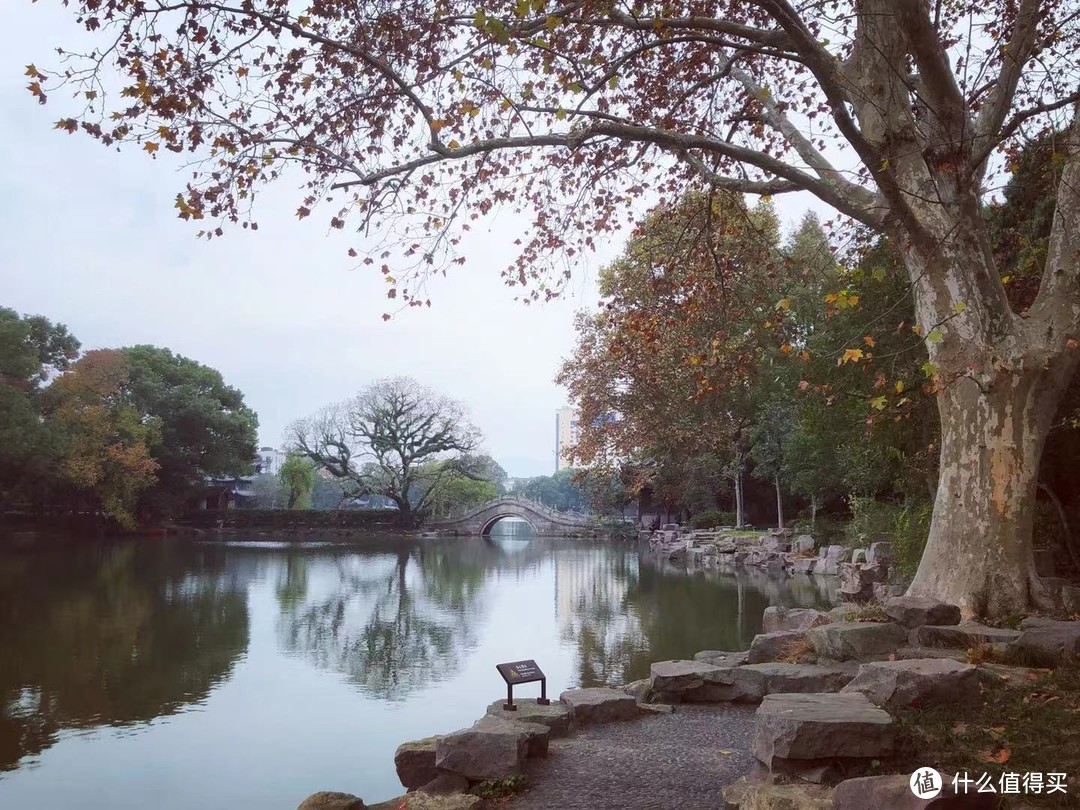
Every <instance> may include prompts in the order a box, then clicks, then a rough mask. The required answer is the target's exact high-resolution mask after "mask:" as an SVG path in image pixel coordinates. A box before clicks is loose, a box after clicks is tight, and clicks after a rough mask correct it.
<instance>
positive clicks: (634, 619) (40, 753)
mask: <svg viewBox="0 0 1080 810" xmlns="http://www.w3.org/2000/svg"><path fill="white" fill-rule="evenodd" d="M502 528H512V527H502ZM0 544H2V545H0V808H3V810H23V809H24V808H25V809H26V810H51V808H56V809H57V810H61V808H63V809H64V810H66V809H67V808H72V807H78V808H80V809H81V810H126V809H127V808H139V809H140V810H143V808H157V809H158V810H191V809H192V808H224V807H228V808H229V809H230V810H279V809H280V810H294V808H295V807H296V806H297V805H298V804H299V803H300V801H301V800H302V799H303V798H304V797H305V796H307V795H308V794H310V793H313V792H314V791H316V790H344V791H348V792H351V793H355V794H357V795H359V796H361V797H363V798H364V799H365V801H367V802H369V803H370V802H375V801H381V800H383V799H387V798H389V797H391V796H393V795H396V794H398V793H400V792H401V786H400V785H399V783H398V781H397V778H396V776H395V774H394V767H393V752H394V749H395V748H396V747H397V745H398V744H399V743H400V742H403V741H405V740H410V739H415V738H418V737H425V736H428V735H430V734H434V733H443V732H447V731H451V730H454V729H457V728H461V727H464V726H467V725H470V724H471V723H472V722H473V721H474V720H476V719H477V718H478V717H480V716H482V714H483V712H484V707H485V706H486V705H487V704H488V703H489V702H491V701H492V700H495V699H496V698H498V697H499V696H500V695H501V694H503V693H504V689H505V688H504V687H503V685H502V681H501V680H500V678H499V676H498V673H497V672H496V671H495V664H496V663H498V662H501V661H511V660H514V659H518V658H535V659H536V660H537V662H538V663H539V664H540V666H541V667H542V668H543V669H544V671H545V673H546V674H547V676H548V686H549V691H550V692H552V693H553V694H554V695H555V696H558V693H559V692H560V691H562V690H563V689H566V688H569V687H572V686H597V685H604V684H610V685H615V684H620V683H625V682H627V681H631V680H634V679H637V678H641V677H644V676H646V675H647V674H648V668H649V664H650V662H652V661H655V660H661V659H665V658H687V657H690V656H691V655H692V654H693V653H694V652H696V651H697V650H701V649H744V648H746V647H747V646H749V642H750V639H751V638H752V637H753V636H754V634H755V633H757V632H759V631H760V625H761V613H762V611H763V610H764V608H765V607H766V606H767V605H769V604H787V605H817V604H821V603H822V601H823V599H822V594H821V593H820V591H819V586H818V585H816V584H815V583H814V582H813V581H811V580H809V579H806V578H799V579H789V580H776V579H770V578H768V577H766V576H764V575H762V574H759V573H757V572H753V573H750V572H748V573H746V574H743V575H740V576H739V577H736V576H735V575H731V574H727V575H724V574H713V575H709V576H704V575H701V574H697V575H688V574H686V572H685V571H681V570H677V569H675V568H672V567H669V566H665V565H662V564H660V563H657V562H656V561H655V560H653V559H652V558H651V557H649V556H648V555H639V553H638V550H637V549H636V548H635V547H632V546H619V545H601V544H592V543H584V542H582V541H571V540H565V541H564V540H552V539H546V538H545V539H538V538H532V537H529V536H528V535H522V534H517V533H514V532H512V531H510V532H508V533H506V534H504V535H501V536H498V537H495V538H492V539H490V540H482V539H461V540H449V541H448V540H443V541H430V542H428V541H412V540H394V541H387V540H377V539H371V540H370V541H367V542H363V543H353V544H350V545H348V546H342V545H332V544H316V545H312V544H305V545H304V546H302V547H300V546H296V545H289V544H287V543H199V542H190V541H171V540H170V541H161V540H150V541H146V540H144V541H140V542H125V543H113V544H108V545H103V544H100V543H94V542H90V541H86V542H79V543H72V542H66V543H58V542H51V541H44V540H42V539H33V538H31V537H30V536H25V537H23V536H14V537H11V536H9V537H0ZM519 693H520V694H523V695H525V696H530V695H534V694H538V690H537V688H536V685H528V686H525V687H520V688H519Z"/></svg>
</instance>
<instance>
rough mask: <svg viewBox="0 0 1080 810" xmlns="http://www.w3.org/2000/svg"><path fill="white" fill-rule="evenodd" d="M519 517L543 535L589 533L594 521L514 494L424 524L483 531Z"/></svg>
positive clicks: (466, 532)
mask: <svg viewBox="0 0 1080 810" xmlns="http://www.w3.org/2000/svg"><path fill="white" fill-rule="evenodd" d="M511 517H512V518H520V519H521V520H524V521H525V522H526V523H528V524H529V525H530V526H532V528H533V531H535V532H536V533H537V534H538V535H540V536H542V537H561V536H565V535H584V534H591V533H592V532H593V531H594V530H596V528H597V526H596V523H595V521H594V520H593V519H592V518H590V517H586V516H585V515H578V514H573V513H570V512H556V511H555V510H554V509H552V508H551V507H549V506H545V505H544V504H542V503H540V502H539V501H533V500H530V499H529V498H522V497H520V496H517V495H505V496H503V497H501V498H496V499H495V500H493V501H488V502H487V503H485V504H482V505H481V506H478V507H476V508H474V509H472V510H470V511H468V512H466V513H464V514H462V515H459V516H457V517H453V518H446V519H443V520H433V521H430V522H428V524H427V525H426V526H425V527H424V528H425V529H429V530H431V531H437V532H440V533H444V534H464V535H481V536H482V535H486V534H489V533H490V532H491V527H492V526H494V525H495V524H496V523H498V522H499V521H500V520H502V519H503V518H511Z"/></svg>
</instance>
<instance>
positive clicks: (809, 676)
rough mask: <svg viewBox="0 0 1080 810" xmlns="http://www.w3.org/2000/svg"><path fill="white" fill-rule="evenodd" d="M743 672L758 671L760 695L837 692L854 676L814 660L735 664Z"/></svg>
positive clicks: (744, 673)
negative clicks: (760, 686)
mask: <svg viewBox="0 0 1080 810" xmlns="http://www.w3.org/2000/svg"><path fill="white" fill-rule="evenodd" d="M739 672H740V673H742V674H743V675H746V674H747V673H755V674H760V676H761V678H762V682H763V696H764V695H771V694H773V693H775V692H804V693H805V692H839V691H840V690H841V689H843V688H844V686H845V685H846V684H848V683H849V682H850V681H851V679H852V678H853V677H854V673H852V672H845V671H844V670H843V669H841V668H840V667H824V666H818V665H817V664H784V663H768V664H748V665H747V666H745V667H739Z"/></svg>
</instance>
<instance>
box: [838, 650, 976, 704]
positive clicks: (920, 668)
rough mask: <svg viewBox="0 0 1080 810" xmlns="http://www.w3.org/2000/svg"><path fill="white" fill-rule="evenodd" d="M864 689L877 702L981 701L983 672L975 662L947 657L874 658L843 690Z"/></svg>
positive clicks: (955, 702)
mask: <svg viewBox="0 0 1080 810" xmlns="http://www.w3.org/2000/svg"><path fill="white" fill-rule="evenodd" d="M841 691H843V692H845V693H846V692H861V693H862V694H864V695H866V696H867V697H868V698H870V702H871V703H873V704H874V705H876V706H882V707H884V708H889V709H896V708H900V707H902V706H931V705H939V706H940V705H944V704H951V705H958V706H969V705H971V704H973V703H977V702H978V701H979V675H978V672H976V669H975V667H973V666H972V665H971V664H961V663H959V662H957V661H952V660H949V659H945V658H916V659H910V660H905V661H874V662H871V663H868V664H863V665H862V666H861V667H859V674H858V675H856V676H855V679H854V680H853V681H852V682H851V683H849V684H848V685H847V686H845V687H844V688H843V690H841Z"/></svg>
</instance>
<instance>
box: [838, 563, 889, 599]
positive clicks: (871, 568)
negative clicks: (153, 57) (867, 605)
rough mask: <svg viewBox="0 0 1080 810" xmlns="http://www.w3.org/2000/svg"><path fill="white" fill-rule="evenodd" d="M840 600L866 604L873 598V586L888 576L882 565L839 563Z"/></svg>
mask: <svg viewBox="0 0 1080 810" xmlns="http://www.w3.org/2000/svg"><path fill="white" fill-rule="evenodd" d="M839 573H840V598H841V599H843V600H845V601H847V602H867V601H869V600H871V599H873V598H874V585H876V584H878V583H881V582H884V581H885V579H886V578H887V577H888V575H889V571H888V569H887V568H886V567H885V566H883V565H863V564H862V563H840V567H839Z"/></svg>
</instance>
